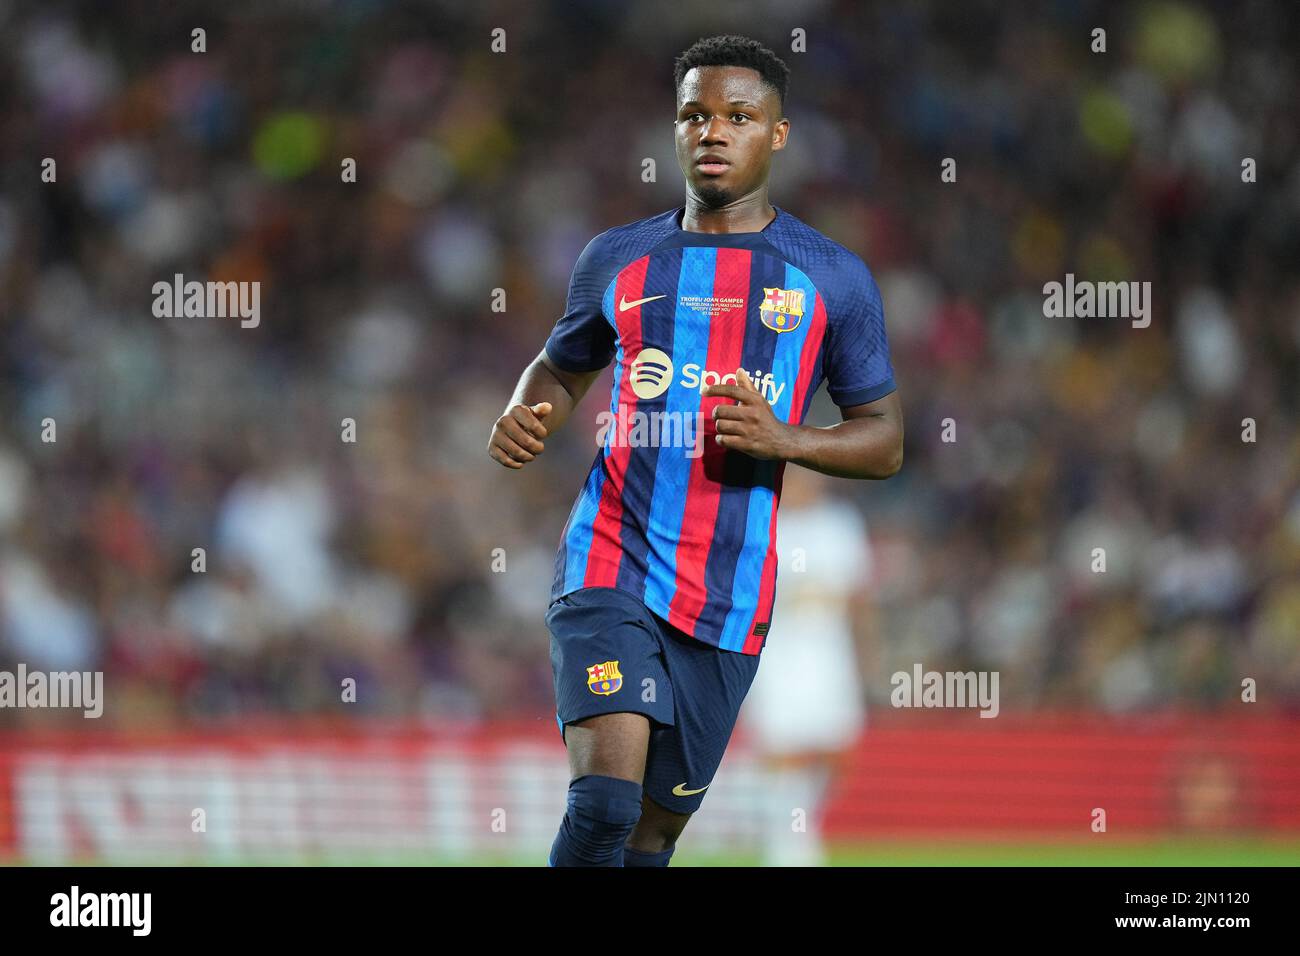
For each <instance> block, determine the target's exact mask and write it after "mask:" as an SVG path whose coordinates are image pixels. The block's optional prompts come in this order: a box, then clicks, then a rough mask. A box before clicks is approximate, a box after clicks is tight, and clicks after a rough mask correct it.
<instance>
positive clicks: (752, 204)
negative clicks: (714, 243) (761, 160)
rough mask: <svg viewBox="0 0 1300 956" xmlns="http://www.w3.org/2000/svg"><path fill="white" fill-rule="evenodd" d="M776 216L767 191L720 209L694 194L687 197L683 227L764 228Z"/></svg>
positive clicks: (720, 229)
mask: <svg viewBox="0 0 1300 956" xmlns="http://www.w3.org/2000/svg"><path fill="white" fill-rule="evenodd" d="M775 218H776V208H775V207H774V206H773V205H772V204H771V203H770V202H768V201H767V193H766V191H765V192H763V193H760V194H755V195H753V196H745V197H744V198H742V199H737V200H736V201H735V202H734V203H730V204H729V205H726V206H723V207H721V208H718V209H711V208H709V207H708V206H705V205H704V204H703V203H701V202H700V201H699V200H698V199H696V198H695V197H693V196H687V197H686V211H685V212H684V213H682V229H684V230H685V231H686V232H707V233H725V232H762V231H763V230H764V229H766V228H767V226H768V224H769V223H770V222H771V221H772V220H773V219H775Z"/></svg>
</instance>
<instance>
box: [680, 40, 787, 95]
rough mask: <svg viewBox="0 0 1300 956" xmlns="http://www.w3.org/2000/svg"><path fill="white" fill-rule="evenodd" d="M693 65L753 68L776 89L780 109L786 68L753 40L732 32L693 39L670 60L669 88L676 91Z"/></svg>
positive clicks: (766, 82)
mask: <svg viewBox="0 0 1300 956" xmlns="http://www.w3.org/2000/svg"><path fill="white" fill-rule="evenodd" d="M697 66H745V67H749V69H751V70H757V71H758V75H759V76H760V77H762V80H763V83H764V84H766V85H767V86H769V87H771V89H772V90H773V91H774V92H775V93H776V96H777V99H778V100H779V101H780V104H781V109H783V110H784V109H785V93H786V90H787V89H789V87H790V68H789V67H788V66H786V65H785V63H784V61H782V59H781V58H780V57H779V56H777V55H776V54H775V53H773V52H772V51H771V50H769V49H768V48H767V47H765V46H763V44H761V43H759V42H758V41H757V40H751V39H750V38H749V37H742V36H738V35H736V34H734V33H730V34H727V35H725V36H716V37H702V38H700V39H699V40H696V41H695V43H693V44H692V45H691V47H690V48H689V49H688V50H686V51H685V52H684V53H682V54H681V56H679V57H677V59H676V60H675V61H674V63H673V88H674V89H676V90H678V91H679V92H680V90H681V88H682V80H683V79H685V77H686V74H687V73H688V72H690V71H691V70H692V69H694V68H695V67H697Z"/></svg>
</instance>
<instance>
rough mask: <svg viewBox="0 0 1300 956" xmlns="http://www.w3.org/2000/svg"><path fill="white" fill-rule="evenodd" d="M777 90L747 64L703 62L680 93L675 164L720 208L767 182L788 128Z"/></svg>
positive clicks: (689, 184)
mask: <svg viewBox="0 0 1300 956" xmlns="http://www.w3.org/2000/svg"><path fill="white" fill-rule="evenodd" d="M780 114H781V109H780V106H779V101H778V99H777V96H776V94H775V93H774V92H772V91H771V90H770V89H768V88H767V87H766V86H764V85H763V82H762V80H761V79H760V77H759V75H758V72H757V71H756V70H751V69H749V68H748V67H743V66H702V67H695V68H694V69H692V70H690V71H689V72H688V73H687V74H686V76H685V77H683V78H682V85H681V89H680V90H678V92H677V118H676V133H675V136H676V140H677V163H678V165H679V166H681V168H682V174H683V175H685V177H686V188H687V189H688V190H689V191H690V192H691V193H692V194H693V195H694V196H696V197H697V198H698V199H699V200H700V201H701V202H702V203H703V204H704V205H706V206H708V207H710V208H718V207H721V206H726V205H728V204H729V203H732V202H735V201H736V200H737V199H740V198H741V197H743V196H746V195H749V194H750V193H752V192H754V191H755V190H757V189H759V188H760V187H761V186H762V185H763V184H764V183H766V182H767V175H768V170H769V169H770V168H771V165H772V152H773V150H778V149H782V148H784V146H785V138H786V133H787V131H788V130H789V128H790V124H789V122H788V121H787V120H785V119H783V118H782V117H781V115H780Z"/></svg>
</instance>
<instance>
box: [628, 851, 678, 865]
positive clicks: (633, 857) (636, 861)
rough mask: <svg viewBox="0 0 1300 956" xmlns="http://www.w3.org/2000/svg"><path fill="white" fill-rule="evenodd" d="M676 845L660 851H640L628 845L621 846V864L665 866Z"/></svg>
mask: <svg viewBox="0 0 1300 956" xmlns="http://www.w3.org/2000/svg"><path fill="white" fill-rule="evenodd" d="M675 849H677V847H676V846H670V847H669V848H668V849H666V850H664V851H663V852H662V853H642V852H641V851H640V850H634V849H632V848H631V847H630V846H625V847H623V865H624V866H667V865H668V860H669V859H670V858H671V857H672V855H673V850H675Z"/></svg>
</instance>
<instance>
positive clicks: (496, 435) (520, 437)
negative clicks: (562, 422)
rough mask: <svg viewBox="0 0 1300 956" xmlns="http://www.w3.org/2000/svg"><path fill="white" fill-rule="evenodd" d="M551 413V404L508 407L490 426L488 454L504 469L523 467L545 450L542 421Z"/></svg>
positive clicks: (544, 427) (544, 428)
mask: <svg viewBox="0 0 1300 956" xmlns="http://www.w3.org/2000/svg"><path fill="white" fill-rule="evenodd" d="M550 413H551V403H550V402H538V403H537V404H536V405H513V406H511V407H510V408H508V409H507V410H506V413H505V414H504V415H502V416H501V417H500V418H498V419H497V420H496V424H495V425H493V426H492V437H491V438H490V439H489V440H488V454H489V455H491V456H492V459H493V460H494V461H498V462H500V463H501V464H503V465H505V466H506V467H507V468H522V467H524V465H526V464H527V463H528V462H530V461H532V460H533V459H534V458H536V457H537V456H538V455H540V454H541V453H542V452H543V451H545V450H546V446H545V445H543V444H542V439H543V438H545V437H546V434H547V432H546V426H545V425H543V424H542V419H544V418H545V417H546V416H547V415H549V414H550Z"/></svg>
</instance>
